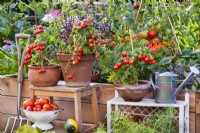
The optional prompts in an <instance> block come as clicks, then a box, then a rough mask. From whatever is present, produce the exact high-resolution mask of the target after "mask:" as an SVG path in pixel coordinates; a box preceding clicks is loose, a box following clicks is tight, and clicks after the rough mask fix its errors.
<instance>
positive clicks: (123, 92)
mask: <svg viewBox="0 0 200 133" xmlns="http://www.w3.org/2000/svg"><path fill="white" fill-rule="evenodd" d="M115 88H116V89H117V92H118V94H119V95H120V97H122V98H123V99H124V100H125V101H135V102H137V101H141V100H142V98H144V97H145V96H146V94H147V93H148V92H149V91H150V88H151V83H150V82H149V81H147V80H139V84H138V85H122V84H116V87H115Z"/></svg>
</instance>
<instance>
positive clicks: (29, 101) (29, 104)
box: [23, 99, 35, 109]
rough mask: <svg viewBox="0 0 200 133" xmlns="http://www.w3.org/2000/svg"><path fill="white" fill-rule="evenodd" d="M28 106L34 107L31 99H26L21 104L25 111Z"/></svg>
mask: <svg viewBox="0 0 200 133" xmlns="http://www.w3.org/2000/svg"><path fill="white" fill-rule="evenodd" d="M28 106H32V107H34V106H35V104H34V101H33V99H28V100H26V101H24V102H23V107H24V109H26V108H27V107H28Z"/></svg>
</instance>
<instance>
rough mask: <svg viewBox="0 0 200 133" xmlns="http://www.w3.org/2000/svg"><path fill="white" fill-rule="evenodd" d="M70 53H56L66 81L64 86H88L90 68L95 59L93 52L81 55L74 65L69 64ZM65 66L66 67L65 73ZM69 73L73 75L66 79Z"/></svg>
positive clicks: (90, 74) (90, 73)
mask: <svg viewBox="0 0 200 133" xmlns="http://www.w3.org/2000/svg"><path fill="white" fill-rule="evenodd" d="M71 57H72V54H57V59H58V60H59V61H60V65H61V69H62V73H63V77H64V80H65V83H66V86H70V87H81V86H89V84H90V81H91V76H92V70H93V69H92V68H93V64H94V61H95V57H94V55H93V54H91V55H83V56H82V58H81V61H80V62H79V63H78V64H76V65H70V63H71V62H70V59H71ZM66 66H68V67H69V68H68V69H67V74H66V69H65V68H66ZM69 74H72V75H73V78H72V79H68V78H67V76H68V75H69Z"/></svg>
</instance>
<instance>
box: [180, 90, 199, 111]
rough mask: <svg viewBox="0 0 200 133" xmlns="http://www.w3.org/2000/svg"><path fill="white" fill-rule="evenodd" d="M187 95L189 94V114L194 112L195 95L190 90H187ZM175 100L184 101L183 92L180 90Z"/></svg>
mask: <svg viewBox="0 0 200 133" xmlns="http://www.w3.org/2000/svg"><path fill="white" fill-rule="evenodd" d="M189 94H190V112H193V113H195V112H196V104H195V99H196V93H194V92H193V91H192V90H189ZM177 100H185V90H182V91H181V92H180V93H179V94H178V96H177Z"/></svg>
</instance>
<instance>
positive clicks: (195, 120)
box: [0, 78, 200, 133]
mask: <svg viewBox="0 0 200 133" xmlns="http://www.w3.org/2000/svg"><path fill="white" fill-rule="evenodd" d="M96 85H97V86H98V88H97V98H98V107H99V113H100V121H101V122H103V123H106V113H107V111H106V110H107V106H106V102H107V101H108V100H110V99H112V98H113V97H114V94H115V91H114V90H115V88H114V86H113V85H110V84H96ZM16 96H17V79H16V78H0V105H1V108H0V131H3V130H4V128H5V125H6V123H7V119H8V117H9V116H16V112H17V110H16V109H17V97H16ZM29 97H30V89H29V81H28V80H27V79H26V80H24V85H23V90H22V100H21V101H22V102H21V103H23V101H24V100H26V99H28V98H29ZM147 97H152V94H148V95H147ZM183 98H184V91H183V92H182V93H180V94H179V96H178V98H177V99H183ZM55 102H56V103H57V104H58V105H59V106H60V107H61V108H64V111H62V112H61V113H60V114H59V116H58V119H57V120H55V121H54V122H53V124H54V125H56V126H55V129H54V131H56V133H62V132H63V133H64V132H65V131H64V127H63V126H62V125H63V124H59V123H62V122H63V121H64V120H66V119H67V118H74V102H73V100H72V99H68V98H59V97H56V98H55ZM82 111H83V118H82V119H83V122H85V123H92V122H93V118H92V117H90V116H91V114H92V112H91V103H90V99H89V98H87V97H86V98H84V99H83V101H82ZM22 114H23V113H22ZM199 125H200V92H198V93H193V92H192V91H190V133H200V128H199ZM91 132H92V131H91Z"/></svg>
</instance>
